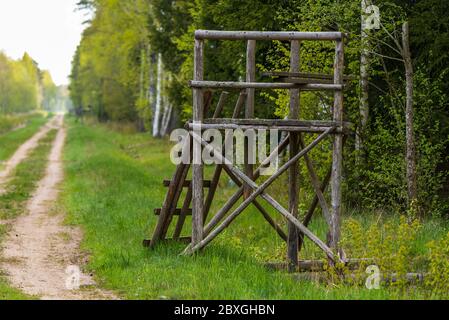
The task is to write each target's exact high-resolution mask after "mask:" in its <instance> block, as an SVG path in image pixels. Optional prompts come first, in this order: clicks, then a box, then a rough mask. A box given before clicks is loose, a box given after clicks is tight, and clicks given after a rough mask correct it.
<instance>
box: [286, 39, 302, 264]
mask: <svg viewBox="0 0 449 320" xmlns="http://www.w3.org/2000/svg"><path fill="white" fill-rule="evenodd" d="M299 48H300V42H299V41H298V40H293V41H291V52H290V72H299ZM299 96H300V93H299V89H291V90H290V112H289V119H294V120H298V118H299ZM298 152H299V135H298V133H297V132H291V133H290V159H292V158H293V157H294V156H295V155H296V154H297V153H298ZM298 164H299V162H295V163H294V164H293V165H292V166H291V167H290V169H289V189H288V194H289V204H288V210H289V212H290V214H291V215H292V216H293V217H295V218H297V217H298V204H299V199H298V197H299V182H298V171H299V168H298ZM287 263H288V269H289V271H290V272H293V271H294V270H296V268H297V266H298V229H297V228H296V226H295V225H294V224H293V223H291V222H289V223H288V241H287Z"/></svg>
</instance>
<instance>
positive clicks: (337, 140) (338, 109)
mask: <svg viewBox="0 0 449 320" xmlns="http://www.w3.org/2000/svg"><path fill="white" fill-rule="evenodd" d="M334 70H335V71H334V82H335V83H336V84H341V83H343V72H344V44H343V41H338V42H337V45H336V50H335V65H334ZM333 120H334V121H343V92H341V91H339V92H335V94H334V108H333ZM342 162H343V135H339V134H337V135H335V136H334V143H333V151H332V177H331V202H332V215H331V225H330V237H329V246H330V247H331V248H332V249H333V250H334V252H339V251H340V250H339V241H340V219H341V180H342V179H341V176H342ZM339 253H340V252H339Z"/></svg>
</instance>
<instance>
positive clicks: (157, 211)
mask: <svg viewBox="0 0 449 320" xmlns="http://www.w3.org/2000/svg"><path fill="white" fill-rule="evenodd" d="M161 211H162V209H161V208H157V209H154V214H155V215H156V216H160V215H161ZM173 215H175V216H180V215H181V209H179V208H178V209H175V213H174V214H173ZM187 215H188V216H191V215H192V209H187Z"/></svg>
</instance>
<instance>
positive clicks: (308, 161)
mask: <svg viewBox="0 0 449 320" xmlns="http://www.w3.org/2000/svg"><path fill="white" fill-rule="evenodd" d="M299 139H300V140H299V145H300V146H301V149H303V148H304V146H305V143H304V138H303V137H302V136H301V137H300V138H299ZM304 160H305V162H306V166H307V171H308V172H309V176H310V181H311V182H312V187H313V189H314V191H315V195H316V196H317V199H318V203H319V204H320V206H321V210H322V211H323V215H324V219H325V220H326V222H327V223H328V225H330V224H331V213H330V210H329V207H328V205H327V202H326V199H325V198H324V194H323V191H321V185H320V181H319V179H318V175H317V174H316V171H315V168H314V166H313V163H312V160H311V159H310V157H309V155H305V156H304Z"/></svg>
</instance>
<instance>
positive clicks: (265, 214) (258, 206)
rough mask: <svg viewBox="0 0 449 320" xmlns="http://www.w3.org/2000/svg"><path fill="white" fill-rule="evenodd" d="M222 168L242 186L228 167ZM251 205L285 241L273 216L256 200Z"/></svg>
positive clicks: (282, 232) (285, 239)
mask: <svg viewBox="0 0 449 320" xmlns="http://www.w3.org/2000/svg"><path fill="white" fill-rule="evenodd" d="M223 168H224V170H225V171H226V173H227V174H228V176H229V177H230V178H231V179H232V181H234V183H235V184H236V185H237V186H238V187H242V186H243V184H242V182H241V181H240V180H239V178H237V177H236V176H235V174H234V173H233V172H232V171H231V170H229V168H228V167H226V166H223ZM253 205H254V206H255V207H256V209H257V210H259V212H260V213H261V214H262V216H263V217H264V219H265V220H266V221H267V222H268V224H269V225H270V226H271V227H273V229H274V230H275V231H276V232H277V234H278V235H279V236H280V237H281V238H282V240H284V241H287V235H286V234H285V232H284V230H282V228H281V227H280V226H279V225H278V224H277V223H276V221H274V220H273V218H272V217H271V216H270V214H269V213H268V211H267V210H265V208H264V207H263V206H262V205H261V204H260V203H259V202H258V201H257V200H254V201H253Z"/></svg>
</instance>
